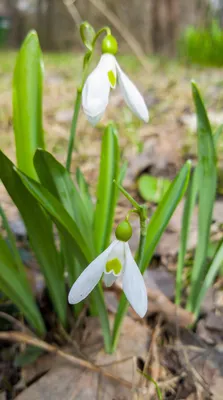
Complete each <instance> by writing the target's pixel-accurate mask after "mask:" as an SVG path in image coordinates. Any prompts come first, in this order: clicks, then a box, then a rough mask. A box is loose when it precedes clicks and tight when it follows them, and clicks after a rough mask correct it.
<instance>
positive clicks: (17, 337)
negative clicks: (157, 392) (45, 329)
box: [0, 331, 132, 389]
mask: <svg viewBox="0 0 223 400" xmlns="http://www.w3.org/2000/svg"><path fill="white" fill-rule="evenodd" d="M0 340H5V341H9V342H19V343H25V344H29V345H31V346H35V347H39V348H41V349H43V350H45V351H48V352H49V353H53V354H56V355H58V356H60V357H62V358H64V359H65V360H67V361H69V362H70V363H71V364H73V365H77V366H79V367H83V368H86V369H89V370H91V371H95V372H98V373H100V374H102V375H104V376H105V377H107V378H110V379H112V380H114V381H116V382H118V383H120V384H121V385H123V386H125V387H127V388H129V389H131V388H132V383H131V382H128V381H126V380H125V379H122V378H119V377H118V376H115V375H113V374H111V373H110V372H108V371H105V370H104V369H103V368H101V367H100V366H97V365H94V364H93V363H91V362H89V361H86V360H82V359H81V358H78V357H75V356H73V355H71V354H68V353H65V352H64V351H62V350H60V349H58V348H57V347H55V346H52V345H51V344H48V343H46V342H44V341H43V340H40V339H37V338H34V337H32V336H29V335H26V334H25V333H22V332H12V331H9V332H0Z"/></svg>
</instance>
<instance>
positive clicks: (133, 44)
mask: <svg viewBox="0 0 223 400" xmlns="http://www.w3.org/2000/svg"><path fill="white" fill-rule="evenodd" d="M89 1H90V3H92V4H93V5H94V6H95V8H97V9H98V10H99V11H100V12H101V13H102V14H103V15H104V16H105V17H106V18H107V19H108V21H109V22H110V23H111V24H112V25H113V26H114V27H115V28H116V29H117V31H118V32H119V33H120V35H121V36H122V37H123V39H124V40H125V41H126V43H127V44H128V46H129V47H130V49H131V50H132V52H133V53H134V54H135V56H136V57H137V58H138V60H139V61H140V63H141V64H142V66H143V67H144V69H145V71H146V72H148V70H149V69H150V65H149V63H148V61H147V59H146V55H145V53H144V51H143V49H142V47H141V45H140V44H139V42H138V41H137V40H136V39H135V37H134V36H133V35H132V34H131V32H130V31H129V30H128V29H127V28H126V26H125V25H123V24H122V22H121V21H120V19H119V18H118V17H117V15H115V14H114V13H113V11H111V10H109V8H108V7H107V6H106V5H105V4H104V3H103V2H102V1H101V0H89Z"/></svg>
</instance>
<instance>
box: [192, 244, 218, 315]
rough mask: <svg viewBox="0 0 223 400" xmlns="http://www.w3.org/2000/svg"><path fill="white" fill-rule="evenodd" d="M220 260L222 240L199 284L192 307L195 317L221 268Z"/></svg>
mask: <svg viewBox="0 0 223 400" xmlns="http://www.w3.org/2000/svg"><path fill="white" fill-rule="evenodd" d="M222 260H223V241H222V242H221V243H220V245H219V247H218V250H217V252H216V254H215V256H214V258H213V260H212V262H211V264H210V266H209V269H208V272H207V274H206V276H205V279H204V282H203V283H202V286H200V291H199V294H198V298H197V301H196V305H195V308H194V313H195V316H196V317H198V315H199V312H200V307H201V303H202V300H203V299H204V296H205V294H206V293H207V290H208V289H209V287H211V285H212V284H213V282H214V279H215V278H216V276H217V274H218V272H219V270H220V268H221V265H222Z"/></svg>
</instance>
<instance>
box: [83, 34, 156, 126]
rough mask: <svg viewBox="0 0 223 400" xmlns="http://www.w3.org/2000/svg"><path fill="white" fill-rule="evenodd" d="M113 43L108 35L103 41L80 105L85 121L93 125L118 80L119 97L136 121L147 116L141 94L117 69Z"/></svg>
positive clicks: (114, 41) (145, 118)
mask: <svg viewBox="0 0 223 400" xmlns="http://www.w3.org/2000/svg"><path fill="white" fill-rule="evenodd" d="M117 49H118V47H117V42H116V39H115V38H114V37H113V36H112V35H108V36H106V37H105V38H104V40H103V43H102V52H103V53H104V54H103V55H102V56H101V59H100V61H99V63H98V65H97V66H96V68H95V69H94V70H93V72H92V73H91V74H90V75H89V76H88V78H87V80H86V82H85V84H84V88H83V92H82V105H83V110H84V113H85V114H86V116H87V118H88V120H89V122H90V123H91V124H92V125H96V124H97V122H98V121H99V120H100V119H101V117H102V115H103V114H104V111H105V109H106V107H107V105H108V101H109V94H110V89H111V88H112V89H114V88H115V87H116V82H117V81H118V83H119V86H120V89H121V92H122V95H123V97H124V100H125V102H126V104H127V105H128V107H129V108H130V109H131V110H132V112H133V113H134V114H135V115H137V117H138V118H140V119H142V120H143V121H144V122H148V120H149V113H148V109H147V107H146V104H145V101H144V99H143V97H142V95H141V94H140V93H139V91H138V89H137V88H136V86H135V85H134V84H133V83H132V81H131V80H130V79H129V78H128V77H127V75H126V74H125V73H124V72H123V71H122V69H121V68H120V66H119V64H118V62H117V60H116V58H115V56H114V54H115V53H116V52H117Z"/></svg>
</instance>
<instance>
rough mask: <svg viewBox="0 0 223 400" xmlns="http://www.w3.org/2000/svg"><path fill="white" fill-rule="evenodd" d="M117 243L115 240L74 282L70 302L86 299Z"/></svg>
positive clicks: (69, 297) (74, 302)
mask: <svg viewBox="0 0 223 400" xmlns="http://www.w3.org/2000/svg"><path fill="white" fill-rule="evenodd" d="M114 245H115V241H114V242H112V243H111V244H110V246H109V247H108V248H107V249H106V250H105V251H104V252H103V253H101V254H100V255H99V256H98V257H97V258H95V260H94V261H92V262H91V264H89V265H88V267H87V268H85V270H84V271H83V272H82V274H81V275H80V276H79V278H78V279H77V280H76V282H74V284H73V286H72V288H71V290H70V292H69V296H68V302H69V303H70V304H76V303H79V302H80V301H82V300H84V299H85V298H86V297H87V296H88V295H89V293H90V292H91V291H92V290H93V289H94V288H95V286H96V285H97V283H98V282H99V280H100V278H101V276H102V273H103V271H104V266H105V264H106V261H107V257H108V254H109V253H110V251H111V250H112V248H113V247H114Z"/></svg>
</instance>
